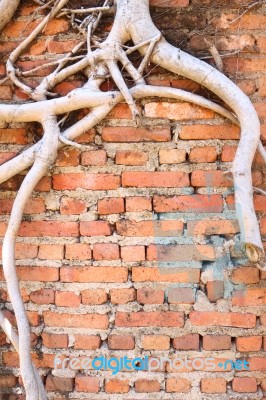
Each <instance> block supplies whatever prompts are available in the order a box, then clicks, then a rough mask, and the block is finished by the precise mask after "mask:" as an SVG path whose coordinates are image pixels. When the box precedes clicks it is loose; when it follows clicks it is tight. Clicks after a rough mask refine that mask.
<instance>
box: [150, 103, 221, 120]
mask: <svg viewBox="0 0 266 400" xmlns="http://www.w3.org/2000/svg"><path fill="white" fill-rule="evenodd" d="M145 116H146V117H150V118H168V119H172V120H175V121H182V120H185V121H186V120H192V119H211V118H213V117H214V112H213V111H211V110H206V109H205V108H201V107H198V106H195V105H194V104H191V103H187V102H180V103H169V102H160V103H153V102H152V103H147V104H146V105H145Z"/></svg>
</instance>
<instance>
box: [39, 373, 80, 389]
mask: <svg viewBox="0 0 266 400" xmlns="http://www.w3.org/2000/svg"><path fill="white" fill-rule="evenodd" d="M73 389H74V379H73V378H61V377H59V376H52V375H48V377H47V379H46V390H47V391H49V392H50V391H52V392H57V391H62V392H72V391H73Z"/></svg>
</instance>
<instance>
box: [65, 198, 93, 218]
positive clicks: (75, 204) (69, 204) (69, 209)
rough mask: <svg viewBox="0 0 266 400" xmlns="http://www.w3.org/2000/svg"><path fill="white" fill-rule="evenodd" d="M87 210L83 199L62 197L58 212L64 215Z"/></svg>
mask: <svg viewBox="0 0 266 400" xmlns="http://www.w3.org/2000/svg"><path fill="white" fill-rule="evenodd" d="M86 210H87V206H86V203H85V201H82V200H78V199H72V198H69V197H63V198H62V199H61V203H60V213H61V214H63V215H64V214H65V215H72V214H82V213H85V212H86Z"/></svg>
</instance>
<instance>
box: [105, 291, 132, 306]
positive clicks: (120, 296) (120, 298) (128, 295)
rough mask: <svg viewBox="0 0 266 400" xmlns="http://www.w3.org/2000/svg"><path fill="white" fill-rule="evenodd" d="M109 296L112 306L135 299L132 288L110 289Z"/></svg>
mask: <svg viewBox="0 0 266 400" xmlns="http://www.w3.org/2000/svg"><path fill="white" fill-rule="evenodd" d="M110 296H111V303H113V304H127V303H130V302H131V301H134V300H135V299H136V290H135V289H134V288H129V289H111V290H110Z"/></svg>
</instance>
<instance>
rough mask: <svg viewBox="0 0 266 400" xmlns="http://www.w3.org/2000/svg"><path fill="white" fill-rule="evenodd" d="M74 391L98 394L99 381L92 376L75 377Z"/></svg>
mask: <svg viewBox="0 0 266 400" xmlns="http://www.w3.org/2000/svg"><path fill="white" fill-rule="evenodd" d="M75 390H76V391H77V392H86V393H98V392H99V391H100V382H99V379H98V378H96V377H94V376H85V375H77V376H76V378H75Z"/></svg>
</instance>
